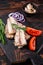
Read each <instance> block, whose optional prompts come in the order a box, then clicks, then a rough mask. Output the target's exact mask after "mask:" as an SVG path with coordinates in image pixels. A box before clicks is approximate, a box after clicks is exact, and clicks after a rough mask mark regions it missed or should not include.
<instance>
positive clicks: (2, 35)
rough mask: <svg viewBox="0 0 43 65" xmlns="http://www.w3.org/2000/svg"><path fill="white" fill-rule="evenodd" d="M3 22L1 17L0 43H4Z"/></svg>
mask: <svg viewBox="0 0 43 65" xmlns="http://www.w3.org/2000/svg"><path fill="white" fill-rule="evenodd" d="M4 32H5V24H4V23H3V21H2V19H0V41H1V43H2V44H5V43H6V42H5V33H4Z"/></svg>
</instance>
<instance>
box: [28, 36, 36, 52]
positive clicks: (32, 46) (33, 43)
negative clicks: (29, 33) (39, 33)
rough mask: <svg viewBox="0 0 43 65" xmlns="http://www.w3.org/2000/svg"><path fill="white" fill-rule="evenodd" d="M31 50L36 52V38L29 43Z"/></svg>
mask: <svg viewBox="0 0 43 65" xmlns="http://www.w3.org/2000/svg"><path fill="white" fill-rule="evenodd" d="M28 47H29V49H30V50H32V51H35V50H36V37H32V38H31V39H30V42H29V46H28Z"/></svg>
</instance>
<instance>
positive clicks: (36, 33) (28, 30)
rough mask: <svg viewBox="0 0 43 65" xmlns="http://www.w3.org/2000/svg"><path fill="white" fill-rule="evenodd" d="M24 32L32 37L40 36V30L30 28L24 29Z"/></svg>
mask: <svg viewBox="0 0 43 65" xmlns="http://www.w3.org/2000/svg"><path fill="white" fill-rule="evenodd" d="M26 32H27V33H28V34H30V35H33V36H39V35H41V34H42V31H41V30H37V29H34V28H31V27H26Z"/></svg>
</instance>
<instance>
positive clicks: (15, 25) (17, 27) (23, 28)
mask: <svg viewBox="0 0 43 65" xmlns="http://www.w3.org/2000/svg"><path fill="white" fill-rule="evenodd" d="M12 27H13V28H16V29H22V30H24V31H25V30H26V28H25V27H20V26H18V25H17V24H12Z"/></svg>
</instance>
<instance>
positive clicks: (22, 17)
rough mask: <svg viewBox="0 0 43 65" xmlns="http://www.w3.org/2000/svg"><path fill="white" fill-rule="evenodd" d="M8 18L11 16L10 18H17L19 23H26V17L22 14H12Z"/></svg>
mask: <svg viewBox="0 0 43 65" xmlns="http://www.w3.org/2000/svg"><path fill="white" fill-rule="evenodd" d="M8 16H9V17H10V16H12V17H13V18H15V19H16V20H17V21H20V22H25V18H24V15H23V14H21V13H19V12H15V13H10V14H9V15H8Z"/></svg>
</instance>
